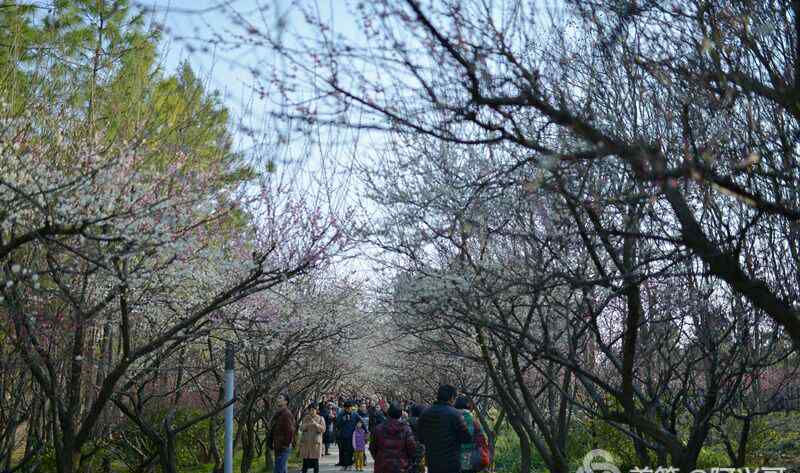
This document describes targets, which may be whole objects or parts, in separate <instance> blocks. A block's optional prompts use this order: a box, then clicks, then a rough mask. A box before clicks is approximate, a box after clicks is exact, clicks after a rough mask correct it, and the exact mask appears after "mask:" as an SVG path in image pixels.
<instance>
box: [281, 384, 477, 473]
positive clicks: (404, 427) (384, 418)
mask: <svg viewBox="0 0 800 473" xmlns="http://www.w3.org/2000/svg"><path fill="white" fill-rule="evenodd" d="M288 404H289V397H288V396H287V395H284V394H282V395H280V396H279V397H278V399H277V406H278V411H277V412H276V413H275V415H274V416H273V418H272V422H271V425H270V432H269V442H270V446H271V447H272V449H273V451H274V452H275V469H274V471H275V473H287V466H288V463H287V462H288V459H289V456H290V454H291V449H292V447H293V446H294V445H295V444H296V442H295V434H296V431H297V430H299V449H300V455H301V457H302V458H303V473H306V472H307V471H308V470H313V471H314V473H319V459H320V457H322V456H325V455H330V447H331V445H333V444H336V445H337V447H338V454H339V458H338V462H337V463H336V466H338V467H340V468H341V469H342V470H350V469H351V468H353V469H354V470H355V471H363V470H364V468H365V467H366V462H367V455H366V451H367V449H369V451H370V454H371V456H372V458H373V460H374V462H375V463H374V470H375V473H426V472H427V473H477V472H479V471H481V470H484V469H486V468H487V467H488V466H489V463H490V458H489V449H488V442H487V439H486V434H485V432H484V430H483V428H482V426H481V423H480V421H479V420H478V417H477V416H476V415H474V405H473V404H472V402H471V401H470V400H469V399H468V398H467V397H464V396H461V397H458V396H457V391H456V389H455V388H454V387H453V386H450V385H442V386H440V387H439V389H438V391H437V393H436V402H435V403H434V404H433V405H431V406H427V405H423V404H417V403H414V402H411V401H406V402H405V403H398V402H386V401H384V400H380V401H378V402H376V403H373V402H372V401H371V400H370V399H365V400H363V401H362V400H344V399H341V398H339V399H336V400H329V401H324V402H320V403H313V404H310V405H309V406H308V407H307V408H306V409H305V412H304V413H303V415H302V418H301V419H300V422H299V424H298V425H297V426H295V423H294V419H295V417H294V415H293V414H292V413H291V411H290V410H289V408H288ZM296 427H299V428H296Z"/></svg>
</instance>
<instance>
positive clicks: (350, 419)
mask: <svg viewBox="0 0 800 473" xmlns="http://www.w3.org/2000/svg"><path fill="white" fill-rule="evenodd" d="M355 410H356V407H355V406H354V405H353V403H352V402H347V403H345V408H344V410H343V411H342V413H341V414H339V417H337V418H336V432H337V439H336V440H337V441H338V443H339V466H341V467H342V469H343V470H349V469H350V467H351V466H352V465H353V453H354V451H353V432H355V430H356V423H357V422H358V421H359V420H360V419H361V417H359V415H358V414H356V412H355Z"/></svg>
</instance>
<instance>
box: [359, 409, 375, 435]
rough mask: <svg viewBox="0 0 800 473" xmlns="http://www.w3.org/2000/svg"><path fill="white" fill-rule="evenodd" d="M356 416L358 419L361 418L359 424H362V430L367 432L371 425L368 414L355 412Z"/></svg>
mask: <svg viewBox="0 0 800 473" xmlns="http://www.w3.org/2000/svg"><path fill="white" fill-rule="evenodd" d="M356 414H358V417H361V422H363V423H364V429H366V430H367V432H369V428H370V425H371V424H370V423H369V413H368V412H361V411H356Z"/></svg>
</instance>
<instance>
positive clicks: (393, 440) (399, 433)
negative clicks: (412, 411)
mask: <svg viewBox="0 0 800 473" xmlns="http://www.w3.org/2000/svg"><path fill="white" fill-rule="evenodd" d="M369 451H370V453H371V454H372V458H373V459H374V460H375V473H407V472H408V470H409V467H410V466H411V463H412V461H413V459H414V453H415V452H416V451H417V442H416V441H415V440H414V434H413V433H411V427H409V426H408V424H405V423H403V422H400V421H399V420H397V419H389V420H388V421H386V422H383V423H382V424H381V425H379V426H377V427H375V429H373V431H372V435H371V436H370V441H369Z"/></svg>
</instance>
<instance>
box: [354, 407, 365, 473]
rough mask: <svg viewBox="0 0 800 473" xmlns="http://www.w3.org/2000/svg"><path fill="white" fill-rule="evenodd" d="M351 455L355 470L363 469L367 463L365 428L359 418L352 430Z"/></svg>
mask: <svg viewBox="0 0 800 473" xmlns="http://www.w3.org/2000/svg"><path fill="white" fill-rule="evenodd" d="M353 455H354V459H355V466H356V471H364V466H366V464H367V429H365V428H364V421H362V420H361V419H359V420H358V422H356V430H354V431H353Z"/></svg>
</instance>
